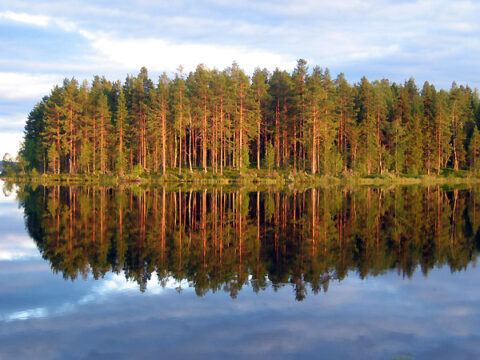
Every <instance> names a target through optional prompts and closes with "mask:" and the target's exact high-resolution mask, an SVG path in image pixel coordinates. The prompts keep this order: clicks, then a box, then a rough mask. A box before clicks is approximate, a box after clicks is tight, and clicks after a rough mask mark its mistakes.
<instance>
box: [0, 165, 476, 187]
mask: <svg viewBox="0 0 480 360" xmlns="http://www.w3.org/2000/svg"><path fill="white" fill-rule="evenodd" d="M2 179H3V180H6V181H9V182H13V183H31V184H37V185H40V184H42V185H54V184H55V185H58V184H76V185H79V184H92V185H93V184H99V185H100V184H101V185H120V184H145V185H169V184H198V185H279V186H298V187H303V186H307V187H310V186H327V185H353V186H354V185H413V184H425V185H442V184H477V183H478V184H480V177H478V176H473V175H472V174H471V173H469V172H467V171H451V170H445V171H443V172H442V174H441V175H440V176H431V175H430V176H429V175H419V176H394V175H392V174H384V175H373V176H364V177H362V176H354V175H348V176H342V177H331V176H324V175H312V174H308V173H306V172H300V171H296V172H294V171H287V170H276V171H268V170H256V169H248V170H244V171H241V172H240V171H233V170H225V171H224V172H223V174H222V175H220V174H219V173H217V174H215V173H213V172H212V171H208V172H204V171H202V170H193V171H192V172H190V171H189V170H188V169H184V171H183V172H182V174H181V175H180V174H178V170H177V171H174V170H169V171H168V172H167V173H166V174H165V176H163V175H158V174H140V175H125V176H122V177H120V176H118V175H112V174H107V175H91V174H90V175H83V174H74V175H70V174H60V175H53V174H10V175H2Z"/></svg>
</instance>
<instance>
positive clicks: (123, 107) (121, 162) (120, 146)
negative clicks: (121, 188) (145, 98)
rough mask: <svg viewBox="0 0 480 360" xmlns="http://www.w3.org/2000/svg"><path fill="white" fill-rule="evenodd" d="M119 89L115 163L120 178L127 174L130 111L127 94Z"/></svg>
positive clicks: (116, 115)
mask: <svg viewBox="0 0 480 360" xmlns="http://www.w3.org/2000/svg"><path fill="white" fill-rule="evenodd" d="M117 88H118V99H117V108H116V112H115V127H116V133H117V141H116V144H117V146H116V148H117V152H116V162H115V170H116V171H117V173H118V174H119V175H120V176H123V175H124V173H125V169H126V168H127V157H126V155H125V133H128V131H129V129H128V124H127V119H128V111H127V103H126V100H125V94H124V93H123V89H122V88H121V87H120V86H117Z"/></svg>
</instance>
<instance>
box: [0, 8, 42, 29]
mask: <svg viewBox="0 0 480 360" xmlns="http://www.w3.org/2000/svg"><path fill="white" fill-rule="evenodd" d="M2 18H3V19H7V20H11V21H16V22H20V23H24V24H29V25H35V26H48V24H49V23H50V18H49V17H48V16H44V15H30V14H26V13H17V12H13V11H5V12H0V19H2Z"/></svg>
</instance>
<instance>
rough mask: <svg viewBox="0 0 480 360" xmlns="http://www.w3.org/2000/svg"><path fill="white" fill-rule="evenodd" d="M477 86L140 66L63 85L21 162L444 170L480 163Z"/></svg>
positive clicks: (41, 165) (36, 124) (41, 115)
mask: <svg viewBox="0 0 480 360" xmlns="http://www.w3.org/2000/svg"><path fill="white" fill-rule="evenodd" d="M479 104H480V101H479V95H478V92H477V91H476V90H475V91H473V90H472V89H471V88H469V87H468V86H457V85H456V83H453V84H452V87H451V88H450V90H448V91H447V90H443V89H441V90H437V89H435V87H434V86H433V85H431V84H429V83H428V82H425V83H424V85H423V88H422V89H421V90H420V89H419V88H418V87H417V85H416V84H415V81H414V80H413V79H412V78H411V79H409V80H408V81H405V83H404V84H397V83H394V82H390V81H389V80H386V79H383V80H381V81H373V82H370V81H368V80H367V78H366V77H363V78H362V79H361V80H360V81H359V82H358V83H355V84H353V85H351V84H349V83H348V82H347V80H346V79H345V76H344V75H343V74H340V75H338V76H337V77H336V78H335V79H332V78H331V75H330V72H329V70H328V69H325V70H322V69H321V68H320V67H318V66H315V67H313V69H311V70H310V69H309V66H308V65H307V62H306V61H305V60H302V59H300V60H298V62H297V66H296V67H295V69H294V70H293V72H292V73H289V72H287V71H282V70H279V69H278V68H277V69H276V70H275V71H273V73H269V72H268V71H267V70H266V69H263V70H262V69H258V68H257V69H256V70H255V71H254V73H253V74H252V76H251V77H249V76H247V74H246V73H245V72H244V71H243V70H242V69H241V68H240V67H239V66H238V65H237V64H236V63H234V64H233V65H232V66H231V67H229V68H227V69H225V70H223V71H219V70H216V69H213V70H210V69H208V68H207V67H205V66H204V65H199V66H198V67H197V68H196V70H195V71H194V72H190V73H189V74H185V73H184V71H183V69H182V68H181V67H179V69H178V70H177V72H176V73H175V75H174V76H173V78H170V77H168V76H167V75H166V74H165V73H164V74H162V75H161V76H160V77H159V79H158V81H157V82H156V83H155V82H154V81H152V80H151V79H150V78H149V76H148V71H147V69H146V68H142V69H141V70H140V73H139V74H138V75H137V76H131V75H129V76H127V78H126V80H125V82H124V83H123V84H122V83H121V82H120V81H117V82H110V81H108V80H107V79H105V77H100V76H95V77H94V79H93V81H92V82H91V83H88V82H87V81H84V82H83V83H82V84H79V83H78V81H77V80H76V79H74V78H72V79H65V80H64V82H63V85H62V86H55V87H54V88H53V90H52V91H51V93H50V95H48V96H45V97H44V98H43V99H42V101H40V102H39V103H38V104H36V105H35V107H34V108H33V110H32V111H31V112H30V114H29V116H28V120H27V123H26V126H25V139H24V142H23V145H22V147H21V150H20V152H19V155H20V156H19V159H20V160H19V163H20V166H21V167H22V168H23V169H24V170H25V171H32V170H33V169H34V171H36V172H42V173H52V174H63V173H68V174H78V173H81V174H116V175H120V176H122V175H125V174H131V173H134V174H142V173H150V174H165V172H166V171H167V170H168V169H174V170H170V171H177V172H178V173H179V174H180V175H181V174H182V171H193V170H194V169H197V170H202V171H204V172H209V173H215V174H220V175H223V172H224V169H228V170H237V171H243V170H246V169H248V168H257V169H268V170H269V171H270V170H275V169H286V170H291V171H304V172H309V173H312V174H322V175H328V176H342V175H348V174H357V175H363V176H365V175H373V174H397V175H399V174H409V175H417V174H429V175H430V174H431V175H433V174H437V175H440V174H441V173H442V171H443V169H446V168H447V169H453V170H461V169H465V170H470V171H473V172H477V171H478V170H479V169H480V161H479V160H480V159H479V156H480V134H479V130H478V126H479V124H480V105H479Z"/></svg>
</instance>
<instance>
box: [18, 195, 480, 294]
mask: <svg viewBox="0 0 480 360" xmlns="http://www.w3.org/2000/svg"><path fill="white" fill-rule="evenodd" d="M18 197H19V200H20V202H21V205H22V206H23V207H24V210H25V222H26V226H27V229H28V232H29V234H30V236H31V237H32V238H33V239H34V241H35V242H36V244H37V246H38V249H39V251H40V252H41V253H42V255H43V257H44V258H45V259H46V260H48V261H49V262H50V264H51V267H52V269H53V271H54V272H56V273H57V272H58V273H62V274H63V276H64V278H65V279H72V280H74V279H76V278H78V277H79V276H81V277H84V278H85V277H87V276H88V275H89V274H90V273H91V274H93V276H94V277H95V278H100V277H103V276H104V275H105V274H107V273H108V272H110V271H111V272H115V273H124V274H125V276H126V278H127V279H129V280H134V281H136V282H138V284H139V286H140V290H142V291H144V290H145V288H146V284H147V280H149V279H150V278H152V277H158V281H159V282H160V283H161V284H165V283H166V282H167V281H168V280H169V279H171V278H174V279H176V280H178V281H181V280H186V281H188V283H189V285H190V286H192V287H194V288H195V290H196V293H197V294H198V295H203V294H205V293H207V292H208V291H218V290H224V291H227V292H228V293H230V294H231V296H232V297H236V296H237V294H238V292H239V291H240V290H241V289H242V288H243V287H245V286H247V285H248V286H250V287H251V288H252V289H253V290H254V291H256V292H258V291H260V290H262V289H266V288H267V287H269V286H271V287H273V288H274V289H278V288H279V287H282V286H286V285H288V284H291V286H292V287H293V289H294V294H295V297H296V299H297V300H302V299H304V298H305V296H306V295H307V294H308V293H313V294H316V293H318V292H320V291H325V292H326V291H327V290H328V285H329V282H330V281H331V280H342V279H344V278H345V277H346V276H347V275H348V273H349V272H350V271H355V272H357V273H358V274H359V276H360V277H361V278H364V277H367V276H377V275H379V274H382V273H384V272H386V271H388V270H391V269H396V270H397V271H398V273H399V274H400V275H402V276H411V275H412V274H413V272H414V271H415V269H417V268H418V267H421V269H422V271H423V273H424V274H427V273H428V271H429V269H432V268H433V267H435V266H443V265H448V266H449V267H450V269H451V270H452V271H458V270H462V269H465V268H466V267H467V265H468V264H469V263H470V262H472V261H476V258H477V255H478V251H479V247H480V244H479V236H478V227H479V220H480V219H479V218H480V212H479V210H480V208H479V200H480V199H479V189H478V188H476V187H471V188H456V189H450V188H442V187H441V186H430V187H420V186H408V187H394V188H374V187H359V188H348V187H324V188H319V189H307V190H301V191H300V190H275V189H268V188H264V189H262V190H261V191H260V190H259V191H255V190H253V191H252V190H251V189H242V188H239V189H231V188H229V189H227V188H209V189H200V190H198V189H195V190H194V189H191V190H186V189H184V188H177V189H174V190H172V189H166V188H161V187H160V188H142V187H98V186H97V187H94V186H92V187H88V186H79V187H74V186H70V187H62V186H51V187H37V188H31V187H23V188H20V189H19V190H18Z"/></svg>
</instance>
